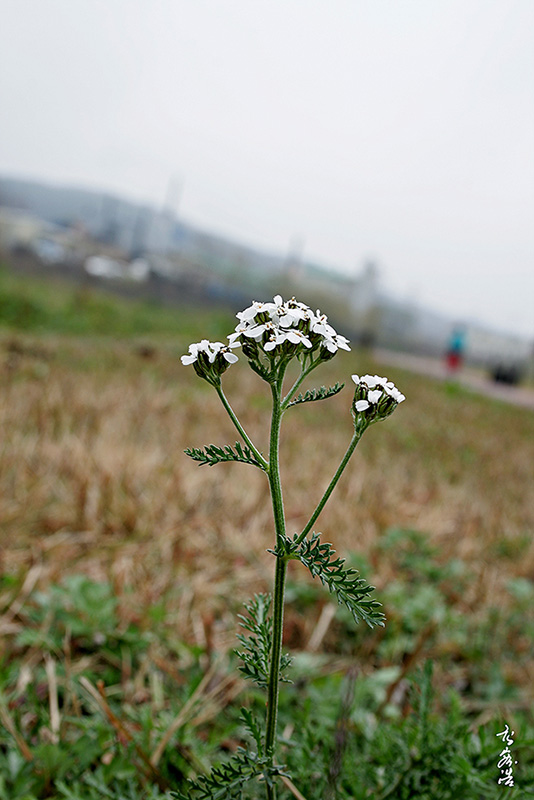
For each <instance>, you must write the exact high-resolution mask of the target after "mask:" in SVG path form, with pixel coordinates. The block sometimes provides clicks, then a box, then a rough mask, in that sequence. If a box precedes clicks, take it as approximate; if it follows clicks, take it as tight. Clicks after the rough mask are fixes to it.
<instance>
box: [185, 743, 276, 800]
mask: <svg viewBox="0 0 534 800" xmlns="http://www.w3.org/2000/svg"><path fill="white" fill-rule="evenodd" d="M279 774H284V773H282V772H281V769H280V768H279V767H269V766H268V764H267V759H264V758H259V757H258V756H257V755H256V753H250V752H248V751H247V750H244V749H243V748H241V747H239V748H238V749H237V751H236V753H235V755H234V756H233V758H232V759H231V760H230V761H227V762H226V763H225V764H221V765H220V766H218V767H214V768H213V769H212V770H211V772H210V774H209V775H202V776H201V777H200V778H198V779H197V780H196V781H190V783H189V786H188V787H187V791H188V793H187V795H185V794H182V792H180V791H178V792H171V793H170V797H173V798H176V800H241V798H242V796H243V787H244V786H245V784H246V783H248V782H249V781H251V780H254V778H258V777H259V776H260V775H263V776H264V777H265V779H266V780H268V781H269V782H272V778H273V777H274V776H275V775H279Z"/></svg>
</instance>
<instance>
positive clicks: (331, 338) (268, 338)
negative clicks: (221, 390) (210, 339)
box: [228, 294, 350, 361]
mask: <svg viewBox="0 0 534 800" xmlns="http://www.w3.org/2000/svg"><path fill="white" fill-rule="evenodd" d="M236 316H237V318H238V320H239V324H238V325H237V327H236V329H235V331H234V332H233V333H231V334H230V335H229V337H228V340H229V342H230V343H231V345H234V344H241V346H242V348H243V352H244V354H245V355H246V356H247V358H248V359H249V360H251V361H254V360H257V359H258V358H259V357H260V355H261V354H262V353H263V354H264V355H265V356H267V358H269V359H270V360H272V359H276V357H277V356H283V357H285V356H289V357H291V356H297V357H299V356H300V355H303V354H305V353H315V352H318V353H319V357H320V359H321V360H322V361H326V360H327V359H329V358H332V357H333V356H334V355H335V353H337V351H338V349H342V350H350V347H349V340H348V339H346V338H345V337H344V336H341V335H340V334H338V333H337V332H336V331H335V330H334V328H333V327H332V326H331V325H330V324H329V323H328V320H327V317H326V315H325V314H321V312H320V311H319V310H317V313H316V314H314V312H313V311H312V310H311V308H310V307H309V306H307V305H306V304H305V303H301V302H299V301H298V300H295V298H294V297H292V298H291V299H290V300H286V301H284V300H283V298H282V296H281V295H279V294H277V295H275V296H274V298H273V302H272V303H260V302H258V301H256V300H255V301H254V302H253V303H252V305H251V306H249V307H248V308H246V309H245V310H244V311H240V312H239V313H238V314H237V315H236Z"/></svg>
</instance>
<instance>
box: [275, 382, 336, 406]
mask: <svg viewBox="0 0 534 800" xmlns="http://www.w3.org/2000/svg"><path fill="white" fill-rule="evenodd" d="M344 386H345V384H344V383H339V382H337V383H335V384H334V385H333V386H329V387H328V388H327V387H326V386H321V387H320V388H319V389H307V391H305V392H304V394H299V395H297V397H295V398H293V400H292V401H291V402H290V403H288V406H287V407H288V408H289V407H290V406H296V405H298V404H299V403H313V402H314V401H315V400H326V398H327V397H333V396H334V395H335V394H338V393H339V392H340V391H341V390H342V389H343V387H344Z"/></svg>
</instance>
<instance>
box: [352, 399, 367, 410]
mask: <svg viewBox="0 0 534 800" xmlns="http://www.w3.org/2000/svg"><path fill="white" fill-rule="evenodd" d="M355 408H356V411H365V410H366V409H367V408H369V403H368V402H367V400H356V405H355Z"/></svg>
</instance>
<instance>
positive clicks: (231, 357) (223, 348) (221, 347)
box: [209, 342, 238, 364]
mask: <svg viewBox="0 0 534 800" xmlns="http://www.w3.org/2000/svg"><path fill="white" fill-rule="evenodd" d="M232 346H233V347H237V344H234V345H226V344H223V343H222V342H213V344H212V345H211V347H212V350H213V358H212V357H211V356H210V357H209V361H210V363H211V364H213V362H214V361H215V357H216V356H217V355H222V357H223V358H225V359H226V361H228V363H229V364H235V362H236V361H237V360H238V358H237V356H236V355H235V353H232V351H231V350H230V347H232Z"/></svg>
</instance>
